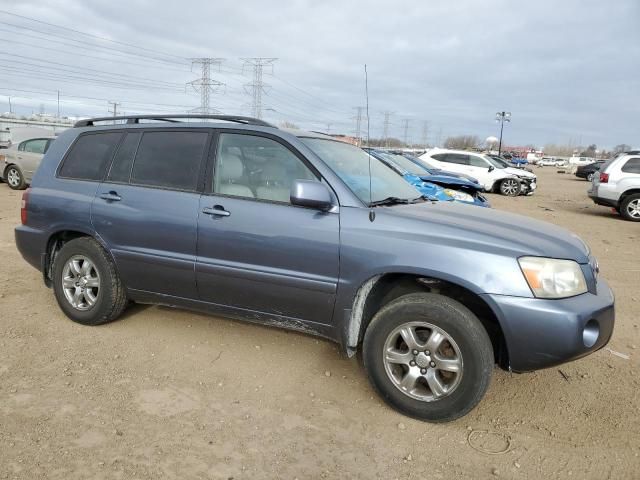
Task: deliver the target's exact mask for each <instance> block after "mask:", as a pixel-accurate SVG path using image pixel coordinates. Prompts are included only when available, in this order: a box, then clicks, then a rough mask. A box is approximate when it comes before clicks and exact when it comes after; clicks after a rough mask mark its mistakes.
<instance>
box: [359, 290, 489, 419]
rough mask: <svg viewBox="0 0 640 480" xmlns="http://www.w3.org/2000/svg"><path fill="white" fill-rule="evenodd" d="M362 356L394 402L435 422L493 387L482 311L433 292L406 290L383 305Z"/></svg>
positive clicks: (457, 413)
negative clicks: (481, 315)
mask: <svg viewBox="0 0 640 480" xmlns="http://www.w3.org/2000/svg"><path fill="white" fill-rule="evenodd" d="M363 361H364V366H365V369H366V371H367V374H368V376H369V380H370V381H371V383H372V384H373V386H374V388H375V389H376V390H377V391H378V393H379V394H380V395H381V396H382V398H383V399H384V400H385V401H386V402H387V403H388V404H389V405H391V406H392V407H393V408H395V409H396V410H398V411H400V412H402V413H404V414H406V415H409V416H411V417H414V418H418V419H420V420H427V421H431V422H447V421H451V420H455V419H456V418H459V417H462V416H463V415H466V414H467V413H468V412H469V411H471V410H472V409H473V408H474V407H475V406H476V405H477V404H478V402H479V401H480V400H481V399H482V397H483V396H484V394H485V392H486V390H487V388H488V387H489V383H490V381H491V373H492V370H493V364H494V358H493V349H492V346H491V340H490V339H489V336H488V335H487V332H486V331H485V329H484V327H483V326H482V324H481V323H480V321H479V320H478V319H477V317H476V316H475V315H474V314H473V313H471V312H470V311H469V310H468V309H467V308H466V307H465V306H464V305H462V304H460V303H459V302H457V301H455V300H453V299H451V298H449V297H445V296H442V295H436V294H432V293H413V294H409V295H405V296H402V297H400V298H398V299H396V300H394V301H393V302H391V303H389V304H388V305H386V306H385V307H383V308H382V309H381V310H380V311H379V312H378V313H377V314H376V315H375V317H374V318H373V320H372V321H371V323H370V324H369V326H368V327H367V330H366V332H365V337H364V343H363Z"/></svg>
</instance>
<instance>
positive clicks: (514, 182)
mask: <svg viewBox="0 0 640 480" xmlns="http://www.w3.org/2000/svg"><path fill="white" fill-rule="evenodd" d="M521 189H522V186H521V185H520V181H519V180H518V179H517V178H505V179H504V180H502V181H501V182H500V193H501V194H502V195H505V196H507V197H517V196H518V195H520V190H521Z"/></svg>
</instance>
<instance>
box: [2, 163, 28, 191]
mask: <svg viewBox="0 0 640 480" xmlns="http://www.w3.org/2000/svg"><path fill="white" fill-rule="evenodd" d="M4 178H5V181H6V182H7V185H9V188H10V189H12V190H24V189H25V188H27V184H26V182H25V181H24V175H23V174H22V170H20V168H18V167H17V166H15V165H9V166H8V167H7V169H6V170H5V171H4Z"/></svg>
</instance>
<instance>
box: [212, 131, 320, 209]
mask: <svg viewBox="0 0 640 480" xmlns="http://www.w3.org/2000/svg"><path fill="white" fill-rule="evenodd" d="M294 180H317V177H316V176H315V175H314V174H313V172H311V170H309V168H308V167H307V166H306V165H305V164H304V163H303V162H302V160H300V159H299V158H298V157H297V156H296V155H295V154H294V153H293V152H292V151H291V150H289V149H288V148H287V147H285V146H284V145H282V144H281V143H279V142H276V141H275V140H271V139H269V138H265V137H258V136H254V135H241V134H233V133H222V134H220V140H219V142H218V150H217V153H216V166H215V174H214V183H213V191H214V192H216V193H221V194H224V195H234V196H238V197H246V198H258V199H261V200H270V201H274V202H286V203H289V201H290V197H291V185H292V184H293V181H294Z"/></svg>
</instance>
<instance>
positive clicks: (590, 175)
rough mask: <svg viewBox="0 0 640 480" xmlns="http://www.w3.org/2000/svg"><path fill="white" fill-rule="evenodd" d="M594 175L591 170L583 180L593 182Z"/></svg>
mask: <svg viewBox="0 0 640 480" xmlns="http://www.w3.org/2000/svg"><path fill="white" fill-rule="evenodd" d="M594 175H595V173H593V172H591V173H590V174H588V175H587V178H585V180H586V181H587V182H593V177H594Z"/></svg>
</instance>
